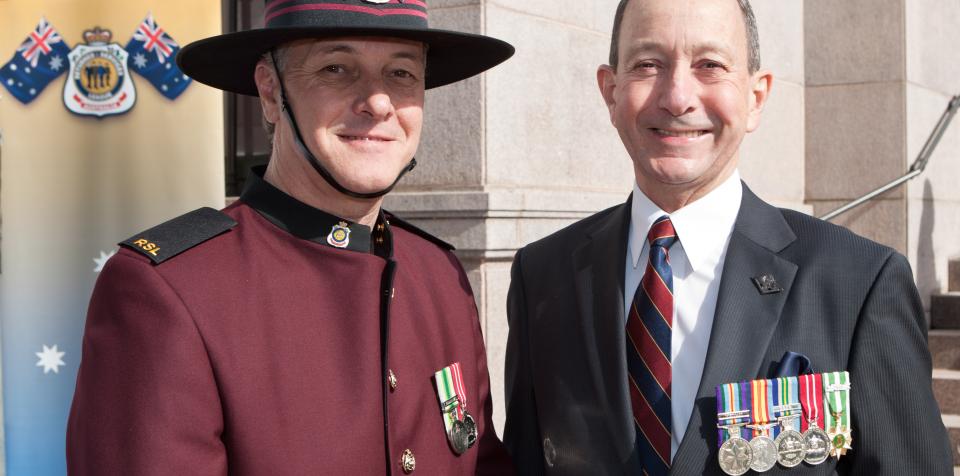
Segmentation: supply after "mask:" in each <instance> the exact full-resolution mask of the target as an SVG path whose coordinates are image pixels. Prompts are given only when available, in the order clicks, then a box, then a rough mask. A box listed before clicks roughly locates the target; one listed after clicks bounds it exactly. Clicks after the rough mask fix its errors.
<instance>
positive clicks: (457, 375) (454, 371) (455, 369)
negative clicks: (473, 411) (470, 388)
mask: <svg viewBox="0 0 960 476" xmlns="http://www.w3.org/2000/svg"><path fill="white" fill-rule="evenodd" d="M450 373H451V376H452V377H453V390H454V391H455V392H456V393H457V399H458V400H459V401H460V406H459V407H457V419H458V420H463V416H464V413H466V411H467V389H466V388H465V387H464V386H463V372H461V371H460V362H454V363H453V364H452V365H451V366H450Z"/></svg>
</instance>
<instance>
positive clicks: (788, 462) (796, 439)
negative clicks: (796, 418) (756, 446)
mask: <svg viewBox="0 0 960 476" xmlns="http://www.w3.org/2000/svg"><path fill="white" fill-rule="evenodd" d="M774 444H776V445H777V462H779V463H780V465H781V466H783V467H785V468H792V467H794V466H796V465H798V464H800V463H801V462H803V458H804V457H806V455H807V448H806V444H805V443H804V441H803V435H801V434H800V432H798V431H796V430H790V429H784V430H781V431H780V435H779V436H777V439H776V440H774Z"/></svg>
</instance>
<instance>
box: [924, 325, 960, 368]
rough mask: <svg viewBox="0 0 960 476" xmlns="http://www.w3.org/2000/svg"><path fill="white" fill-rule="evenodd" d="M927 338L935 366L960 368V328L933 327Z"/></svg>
mask: <svg viewBox="0 0 960 476" xmlns="http://www.w3.org/2000/svg"><path fill="white" fill-rule="evenodd" d="M927 339H928V342H929V343H930V356H931V357H933V368H935V369H946V370H960V329H958V330H954V329H933V330H931V331H930V332H929V334H928V336H927Z"/></svg>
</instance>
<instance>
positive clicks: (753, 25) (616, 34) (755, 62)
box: [610, 0, 760, 74]
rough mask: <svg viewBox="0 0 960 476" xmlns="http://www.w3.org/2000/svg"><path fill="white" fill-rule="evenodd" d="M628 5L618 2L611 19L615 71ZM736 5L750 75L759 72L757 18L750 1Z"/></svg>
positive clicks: (741, 1) (739, 0)
mask: <svg viewBox="0 0 960 476" xmlns="http://www.w3.org/2000/svg"><path fill="white" fill-rule="evenodd" d="M628 3H630V0H620V4H619V5H617V13H616V15H614V17H613V35H611V39H610V66H613V69H617V63H619V62H620V45H619V44H620V26H621V24H622V23H623V14H624V12H625V11H626V10H627V4H628ZM737 5H739V6H740V13H742V14H743V23H744V25H746V27H747V58H748V60H749V61H748V63H747V67H748V69H749V70H750V74H753V73H756V72H757V71H759V70H760V35H759V33H758V32H757V18H756V17H755V16H753V8H750V0H737Z"/></svg>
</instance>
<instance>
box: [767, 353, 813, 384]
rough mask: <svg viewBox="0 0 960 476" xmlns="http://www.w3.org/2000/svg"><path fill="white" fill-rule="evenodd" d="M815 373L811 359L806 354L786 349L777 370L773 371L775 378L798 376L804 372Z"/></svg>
mask: <svg viewBox="0 0 960 476" xmlns="http://www.w3.org/2000/svg"><path fill="white" fill-rule="evenodd" d="M809 373H813V368H812V367H811V365H810V359H808V358H807V356H806V355H803V354H798V353H796V352H791V351H789V350H788V351H786V352H785V353H784V354H783V357H781V358H780V363H779V364H777V368H776V370H774V371H773V378H778V377H797V376H800V375H803V374H809Z"/></svg>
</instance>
